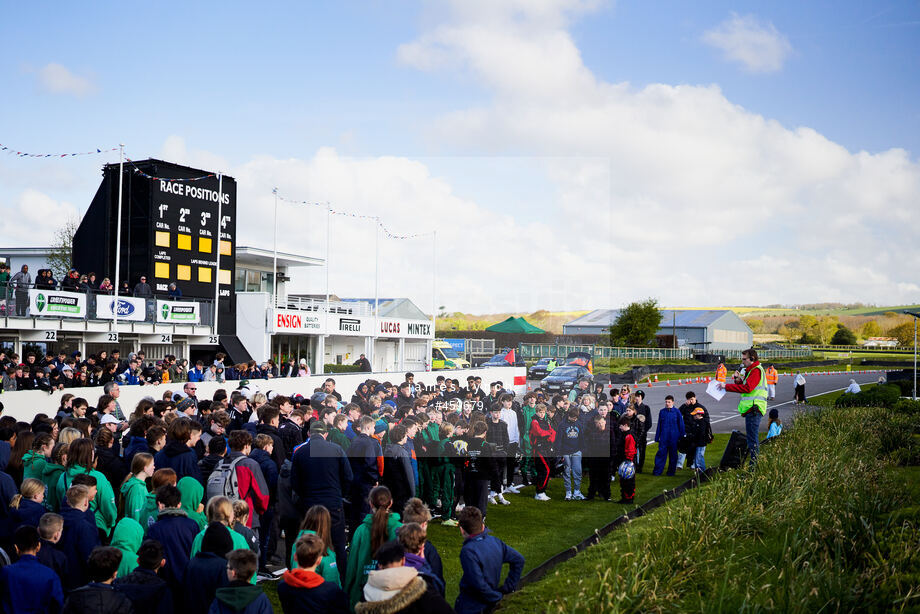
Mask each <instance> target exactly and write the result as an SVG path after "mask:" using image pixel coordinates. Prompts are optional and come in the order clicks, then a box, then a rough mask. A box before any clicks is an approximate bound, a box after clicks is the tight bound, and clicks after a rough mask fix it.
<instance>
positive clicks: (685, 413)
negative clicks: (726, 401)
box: [677, 390, 709, 469]
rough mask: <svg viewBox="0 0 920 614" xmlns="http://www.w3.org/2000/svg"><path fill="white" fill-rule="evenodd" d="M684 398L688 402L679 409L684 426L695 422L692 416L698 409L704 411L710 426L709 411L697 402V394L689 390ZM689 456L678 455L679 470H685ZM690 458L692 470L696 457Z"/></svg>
mask: <svg viewBox="0 0 920 614" xmlns="http://www.w3.org/2000/svg"><path fill="white" fill-rule="evenodd" d="M684 396H685V398H686V399H687V400H686V402H685V403H684V404H683V405H681V406H680V408H679V409H680V415H681V417H683V419H684V425H689V424H690V421H691V420H693V416H692V414H693V412H694V411H695V410H697V409H702V410H703V414H704V415H705V417H706V424H707V425H708V424H709V411H708V410H707V409H706V408H705V407H703V405H701V404H700V403H698V402H697V400H696V393H695V392H693V391H692V390H689V391H687V394H686V395H684ZM688 428H689V426H688ZM703 445H709V442H708V441H707V442H706V443H705V444H703ZM687 456H688V455H687V454H683V453H680V452H678V454H677V468H678V469H683V468H684V461H685V460H686V459H687ZM690 456H691V460H690V468H691V469H693V468H694V464H693V459H694V458H695V457H694V456H692V455H690Z"/></svg>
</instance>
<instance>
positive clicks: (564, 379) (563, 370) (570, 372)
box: [540, 365, 594, 393]
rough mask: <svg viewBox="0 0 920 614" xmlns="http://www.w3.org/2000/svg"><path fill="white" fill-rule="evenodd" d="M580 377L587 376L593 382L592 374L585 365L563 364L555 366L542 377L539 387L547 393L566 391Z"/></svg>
mask: <svg viewBox="0 0 920 614" xmlns="http://www.w3.org/2000/svg"><path fill="white" fill-rule="evenodd" d="M582 377H586V378H588V379H589V380H590V381H591V382H592V383H593V382H594V375H592V374H591V372H590V371H588V368H587V367H579V366H576V365H563V366H561V367H556V368H555V369H553V372H552V373H550V374H549V375H547V376H546V377H544V378H543V381H541V382H540V387H541V388H542V389H543V390H545V391H546V392H547V393H556V392H568V391H569V390H571V389H572V388H573V387H574V386H575V383H576V382H578V380H579V379H581V378H582Z"/></svg>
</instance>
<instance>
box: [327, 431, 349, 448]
mask: <svg viewBox="0 0 920 614" xmlns="http://www.w3.org/2000/svg"><path fill="white" fill-rule="evenodd" d="M329 441H331V442H333V443H337V444H339V446H340V447H341V448H342V449H343V450H347V449H348V446H350V445H351V439H349V438H348V435H346V434H345V433H344V432H342V431H340V430H339V429H337V428H335V427H332V428H330V429H329Z"/></svg>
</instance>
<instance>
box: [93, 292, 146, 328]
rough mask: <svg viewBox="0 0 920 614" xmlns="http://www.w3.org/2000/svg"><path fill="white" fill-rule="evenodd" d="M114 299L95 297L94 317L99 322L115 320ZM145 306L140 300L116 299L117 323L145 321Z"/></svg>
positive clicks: (142, 300)
mask: <svg viewBox="0 0 920 614" xmlns="http://www.w3.org/2000/svg"><path fill="white" fill-rule="evenodd" d="M114 312H115V297H114V296H97V297H96V317H97V318H99V319H100V320H114V319H115V314H114ZM146 316H147V304H146V301H145V300H144V299H142V298H133V297H130V296H119V297H118V319H119V321H122V320H125V321H131V322H143V321H144V320H146V319H147V317H146Z"/></svg>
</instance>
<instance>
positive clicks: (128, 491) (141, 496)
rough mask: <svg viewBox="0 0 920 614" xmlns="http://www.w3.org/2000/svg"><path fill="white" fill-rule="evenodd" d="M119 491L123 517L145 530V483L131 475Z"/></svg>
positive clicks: (146, 493) (146, 526) (147, 493)
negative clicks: (135, 522) (134, 521)
mask: <svg viewBox="0 0 920 614" xmlns="http://www.w3.org/2000/svg"><path fill="white" fill-rule="evenodd" d="M120 492H121V500H122V502H123V504H124V508H123V509H124V514H125V518H131V519H133V520H136V521H137V522H138V523H139V524H140V525H141V527H143V529H144V531H146V530H147V528H148V525H147V522H146V514H145V513H144V511H145V509H146V508H147V495H149V494H150V493H149V492H147V484H146V483H145V482H143V481H141V480H139V479H137V478H136V477H134V476H133V475H132V476H131V477H130V478H128V480H127V481H126V482H125V483H124V484H122V485H121V490H120ZM120 575H121V574H119V576H120Z"/></svg>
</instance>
